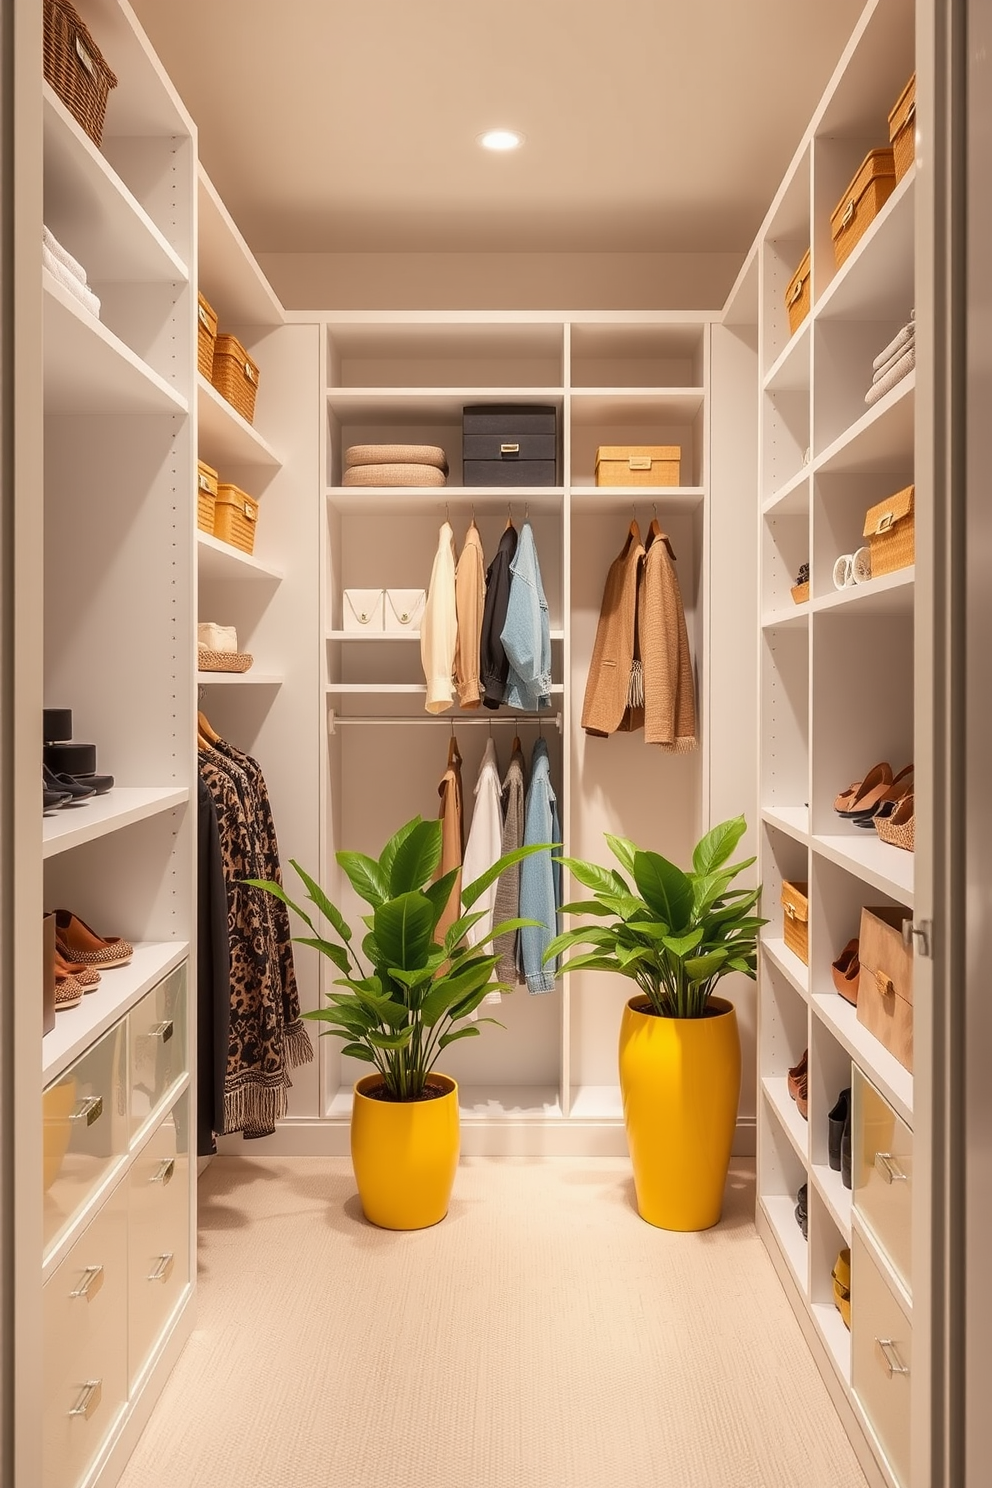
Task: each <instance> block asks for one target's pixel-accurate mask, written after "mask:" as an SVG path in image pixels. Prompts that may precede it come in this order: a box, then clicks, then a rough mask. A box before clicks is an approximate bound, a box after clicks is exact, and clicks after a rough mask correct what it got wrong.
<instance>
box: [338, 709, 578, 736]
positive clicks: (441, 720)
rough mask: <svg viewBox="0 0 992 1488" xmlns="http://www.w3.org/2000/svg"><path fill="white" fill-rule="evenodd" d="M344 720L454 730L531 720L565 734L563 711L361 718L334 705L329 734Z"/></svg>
mask: <svg viewBox="0 0 992 1488" xmlns="http://www.w3.org/2000/svg"><path fill="white" fill-rule="evenodd" d="M342 723H347V724H361V725H362V727H363V728H370V727H375V728H378V727H380V726H382V725H385V724H388V725H389V726H390V728H395V727H396V726H397V724H399V725H401V726H412V727H416V728H423V727H425V726H426V727H429V728H438V727H439V726H443V727H444V728H447V729H450V730H451V731H452V732H454V731H455V730H457V729H461V728H492V727H493V726H496V727H497V728H498V727H500V726H501V725H502V726H503V727H504V728H507V727H509V725H510V724H511V723H512V724H513V726H514V727H515V728H519V727H520V725H521V724H527V723H532V724H537V726H538V728H540V727H542V726H543V725H544V724H545V723H547V724H549V725H551V726H553V727H554V728H556V729H557V730H558V732H559V733H561V714H560V713H515V714H505V713H501V714H499V715H498V717H495V718H452V717H451V716H450V715H448V714H446V713H438V714H437V715H436V716H435V717H431V718H406V717H403V716H400V717H397V716H392V717H374V718H359V717H356V716H355V714H352V713H349V714H345V715H343V716H342V715H341V714H339V713H335V712H334V710H333V708H332V709H330V710H329V712H328V718H327V732H328V733H329V734H334V733H336V732H337V728H338V725H339V724H342Z"/></svg>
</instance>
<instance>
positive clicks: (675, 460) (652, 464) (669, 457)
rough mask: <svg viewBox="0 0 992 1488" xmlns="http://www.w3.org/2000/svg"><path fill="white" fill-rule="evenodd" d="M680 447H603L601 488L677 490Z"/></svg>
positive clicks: (599, 467) (599, 464) (600, 452)
mask: <svg viewBox="0 0 992 1488" xmlns="http://www.w3.org/2000/svg"><path fill="white" fill-rule="evenodd" d="M681 469H682V446H681V445H680V444H601V445H600V446H599V449H598V450H597V451H596V484H597V486H677V485H678V484H679V482H680V473H681Z"/></svg>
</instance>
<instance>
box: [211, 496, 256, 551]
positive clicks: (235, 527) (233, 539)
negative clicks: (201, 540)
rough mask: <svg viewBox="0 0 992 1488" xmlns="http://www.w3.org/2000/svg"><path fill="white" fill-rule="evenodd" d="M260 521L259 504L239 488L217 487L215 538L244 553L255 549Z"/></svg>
mask: <svg viewBox="0 0 992 1488" xmlns="http://www.w3.org/2000/svg"><path fill="white" fill-rule="evenodd" d="M257 521H258V502H257V501H256V500H255V499H254V497H252V496H249V495H248V493H247V491H242V490H241V489H240V488H239V487H238V486H232V485H228V484H226V483H225V482H223V481H222V482H221V483H220V484H219V485H218V487H217V501H216V505H215V506H214V537H219V538H220V540H221V542H226V543H231V544H232V545H233V546H234V547H235V548H240V549H241V551H242V552H243V553H251V552H253V551H254V548H255V524H256V522H257Z"/></svg>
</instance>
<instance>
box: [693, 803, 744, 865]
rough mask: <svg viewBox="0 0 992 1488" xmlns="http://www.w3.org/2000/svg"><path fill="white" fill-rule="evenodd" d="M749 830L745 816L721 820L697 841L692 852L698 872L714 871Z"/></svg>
mask: <svg viewBox="0 0 992 1488" xmlns="http://www.w3.org/2000/svg"><path fill="white" fill-rule="evenodd" d="M746 831H747V822H746V821H745V820H744V818H743V816H734V817H731V819H730V820H729V821H725V822H720V824H719V826H716V827H714V828H713V829H712V831H710V832H707V833H706V836H705V837H701V838H700V839H699V841H698V842H697V843H696V846H695V848H694V849H693V854H692V866H693V868H694V869H695V871H696V872H697V873H712V872H713V871H714V869H716V868H720V867H721V866H722V865H723V864H724V863H725V862H726V861H727V859H728V858H729V857H730V854H731V853H732V852H733V850H734V848H735V847H736V846H737V844H738V842H740V840H741V838H742V837H743V836H744V833H745V832H746Z"/></svg>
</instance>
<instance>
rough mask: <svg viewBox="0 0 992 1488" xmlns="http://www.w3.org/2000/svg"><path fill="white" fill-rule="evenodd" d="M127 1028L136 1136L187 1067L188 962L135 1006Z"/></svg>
mask: <svg viewBox="0 0 992 1488" xmlns="http://www.w3.org/2000/svg"><path fill="white" fill-rule="evenodd" d="M127 1027H128V1043H129V1045H130V1066H131V1072H130V1079H131V1100H130V1113H131V1136H132V1137H133V1136H134V1135H135V1133H136V1132H137V1131H138V1129H139V1128H140V1127H141V1126H142V1125H143V1124H144V1122H145V1121H147V1119H148V1117H149V1116H150V1115H151V1114H152V1112H153V1111H155V1109H156V1108H157V1107H158V1106H159V1105H161V1103H162V1102H163V1101H164V1100H165V1098H166V1097H167V1096H168V1093H169V1091H170V1090H171V1088H172V1086H173V1085H175V1083H176V1081H177V1080H178V1079H179V1078H180V1077H181V1076H182V1075H183V1074H184V1073H185V1070H186V1066H187V1060H186V963H185V962H184V963H183V964H182V966H177V967H176V969H175V971H171V972H170V973H169V975H168V976H167V977H163V979H162V981H160V982H159V984H158V986H157V987H153V988H152V990H151V991H150V992H149V993H148V994H147V996H145V997H143V998H142V999H141V1001H140V1002H139V1003H138V1004H137V1005H136V1006H135V1007H133V1008H132V1009H131V1011H130V1013H129V1014H128V1018H127Z"/></svg>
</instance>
